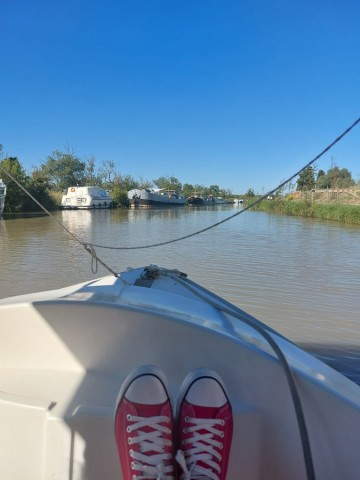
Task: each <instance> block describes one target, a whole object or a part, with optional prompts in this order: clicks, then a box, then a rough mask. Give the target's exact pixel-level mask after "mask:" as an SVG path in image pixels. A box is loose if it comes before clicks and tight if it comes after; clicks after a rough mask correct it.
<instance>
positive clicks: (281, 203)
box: [253, 199, 360, 225]
mask: <svg viewBox="0 0 360 480" xmlns="http://www.w3.org/2000/svg"><path fill="white" fill-rule="evenodd" d="M253 210H261V211H265V212H267V213H276V214H280V215H289V216H294V217H304V218H317V219H319V220H332V221H335V222H341V223H346V224H350V225H360V205H349V204H343V203H336V204H327V203H318V202H315V201H314V202H311V201H307V200H287V199H274V200H264V201H262V202H260V203H259V204H257V205H255V207H253Z"/></svg>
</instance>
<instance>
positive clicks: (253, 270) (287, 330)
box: [0, 205, 360, 383]
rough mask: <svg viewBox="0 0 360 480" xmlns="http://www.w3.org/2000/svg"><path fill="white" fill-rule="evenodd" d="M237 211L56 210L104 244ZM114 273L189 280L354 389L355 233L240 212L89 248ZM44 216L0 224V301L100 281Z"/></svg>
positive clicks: (359, 358) (358, 282)
mask: <svg viewBox="0 0 360 480" xmlns="http://www.w3.org/2000/svg"><path fill="white" fill-rule="evenodd" d="M238 208H239V207H238V206H232V205H230V206H217V207H200V208H199V207H198V208H196V207H176V208H166V209H164V208H163V209H161V208H158V209H155V208H153V209H131V210H122V209H116V210H95V211H74V210H72V211H61V212H56V213H55V214H54V215H55V218H56V219H57V220H58V221H60V222H61V223H63V224H64V225H65V226H66V227H67V228H68V229H69V230H70V231H71V232H72V233H73V234H74V235H76V237H78V238H79V239H80V240H82V241H85V242H91V243H95V244H100V245H104V246H111V247H114V246H118V247H129V246H133V247H135V246H146V245H149V244H153V243H159V242H165V241H171V240H174V239H176V238H178V237H182V236H184V235H187V234H191V233H193V232H196V231H198V230H200V229H203V228H205V227H208V226H210V225H212V224H214V223H216V222H219V221H221V220H223V219H225V218H226V217H228V216H230V215H232V214H234V213H236V211H237V209H238ZM96 252H97V254H98V256H99V257H100V258H101V259H102V260H103V261H104V262H105V263H106V264H107V265H109V266H110V267H111V268H112V269H113V270H115V271H119V272H120V271H122V270H125V269H126V268H127V267H140V266H145V265H148V264H156V265H159V266H163V267H166V268H177V269H179V270H181V271H183V272H186V273H187V274H188V276H189V277H190V278H191V279H192V280H194V281H196V282H198V283H200V284H201V285H202V286H204V287H205V288H208V289H210V290H212V291H213V292H215V293H216V294H218V295H220V296H221V297H223V298H225V299H226V300H228V301H230V302H232V303H234V304H235V305H237V306H238V307H240V308H242V309H243V310H245V311H247V312H248V313H250V314H251V315H253V316H255V317H256V318H258V319H259V320H260V321H262V322H264V323H266V324H268V325H269V326H270V327H272V328H274V329H275V330H277V331H279V332H280V333H281V334H283V335H284V336H286V337H288V338H289V339H290V340H292V341H294V342H295V343H297V344H299V345H300V346H302V347H304V348H305V349H307V350H308V351H310V352H311V353H314V354H316V355H317V356H319V357H320V358H322V359H323V360H325V361H326V362H327V363H329V364H330V365H332V366H333V367H334V368H336V369H338V370H340V371H342V372H343V373H344V374H345V375H347V376H348V377H349V378H351V379H352V380H354V381H355V382H357V383H360V321H359V312H360V288H359V287H360V228H359V227H349V226H344V225H342V224H338V223H334V222H322V221H317V220H307V219H301V218H294V217H286V216H279V215H269V214H267V213H264V212H244V214H241V215H239V216H237V217H235V218H233V219H232V220H230V221H228V222H226V223H224V224H222V225H220V226H219V227H216V228H214V229H211V230H209V231H207V232H205V233H202V234H200V235H197V236H193V237H191V238H189V239H186V240H183V241H180V242H176V243H170V244H169V245H164V246H160V247H155V248H147V249H146V248H144V249H138V250H110V249H101V248H96ZM108 274H109V273H108V271H107V270H106V269H104V268H103V267H101V266H99V270H98V272H97V273H96V274H94V273H92V270H91V257H90V255H89V254H88V253H87V252H86V251H85V250H84V248H83V247H81V246H80V245H79V244H78V243H77V242H76V241H74V239H73V238H72V237H71V236H70V235H69V234H68V233H67V232H65V231H64V230H63V229H62V228H61V227H60V226H59V225H58V224H57V223H56V222H55V221H54V220H53V219H51V218H50V217H48V216H38V217H31V216H29V217H22V218H9V217H7V216H3V218H2V220H1V221H0V298H5V297H8V296H13V295H19V294H24V293H30V292H35V291H41V290H49V289H54V288H60V287H64V286H67V285H71V284H74V283H79V282H82V281H86V280H89V279H92V278H98V277H101V276H104V275H108Z"/></svg>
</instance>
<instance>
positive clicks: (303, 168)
mask: <svg viewBox="0 0 360 480" xmlns="http://www.w3.org/2000/svg"><path fill="white" fill-rule="evenodd" d="M358 123H360V117H359V118H358V119H357V120H355V122H354V123H353V124H352V125H350V127H348V128H347V129H346V130H345V131H344V132H343V133H342V134H341V135H339V136H338V137H337V138H336V139H335V140H334V141H333V142H331V143H330V144H329V145H328V146H327V147H326V148H324V150H323V151H322V152H320V153H319V154H318V155H316V157H315V158H313V159H312V160H310V161H309V162H308V163H307V164H306V165H304V166H303V167H302V168H301V169H300V170H298V171H297V172H296V173H294V174H293V175H291V177H289V178H288V179H286V180H284V181H283V182H282V183H280V184H279V185H278V186H277V187H276V188H273V189H272V190H270V191H269V192H267V193H265V194H264V195H262V196H261V197H260V198H258V199H257V200H256V201H255V202H253V203H251V204H250V205H248V206H247V207H245V208H243V209H242V210H240V211H239V212H237V213H234V214H233V215H230V216H229V217H226V218H224V219H223V220H220V221H219V222H216V223H214V224H212V225H210V226H208V227H205V228H203V229H201V230H197V231H196V232H193V233H189V234H188V235H184V236H182V237H178V238H175V239H173V240H167V241H165V242H159V243H152V244H149V245H138V246H130V247H129V246H128V247H121V246H120V247H114V246H111V245H99V244H95V243H86V244H85V243H84V246H85V248H86V246H91V247H93V248H94V247H96V248H105V249H109V250H140V249H144V248H153V247H160V246H163V245H169V244H171V243H175V242H179V241H181V240H186V239H187V238H191V237H195V236H196V235H200V234H201V233H204V232H207V231H208V230H211V229H213V228H215V227H218V226H219V225H222V224H223V223H225V222H228V221H229V220H232V219H233V218H235V217H237V216H238V215H241V214H242V213H245V212H246V211H247V210H250V209H251V208H253V207H254V206H255V205H257V204H258V203H260V202H262V201H263V200H265V198H267V197H268V196H269V195H272V194H273V193H275V192H276V191H277V190H280V189H281V188H283V187H284V186H285V185H287V184H288V183H289V182H291V180H293V179H294V178H295V177H297V176H298V175H300V173H302V172H303V171H304V170H305V169H306V168H308V167H310V166H311V165H313V164H314V163H315V162H316V161H317V160H319V158H321V157H322V156H323V155H325V153H327V152H328V151H329V150H330V149H331V148H332V147H333V146H334V145H335V144H337V143H338V142H339V141H340V140H341V139H342V138H344V137H345V135H347V134H348V133H349V132H350V131H351V130H352V129H353V128H354V127H355V126H356V125H357V124H358Z"/></svg>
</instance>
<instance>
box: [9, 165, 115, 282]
mask: <svg viewBox="0 0 360 480" xmlns="http://www.w3.org/2000/svg"><path fill="white" fill-rule="evenodd" d="M0 170H2V171H3V172H4V173H5V174H6V175H7V176H8V177H9V178H10V179H11V180H12V181H13V182H14V183H16V185H17V186H18V187H19V188H21V190H23V191H24V192H25V193H26V195H28V196H29V197H30V198H31V199H32V200H33V201H34V202H35V203H36V204H37V205H39V207H40V208H41V209H42V210H44V212H45V213H46V214H47V215H49V217H50V218H51V219H52V220H54V222H56V223H57V224H58V225H60V227H62V228H63V229H64V230H65V231H66V232H67V233H68V234H69V235H70V236H71V237H72V239H73V240H75V241H76V242H77V243H78V244H79V245H81V246H82V247H83V248H84V249H85V250H86V251H87V252H88V253H89V254H90V255H91V257H92V261H91V269H92V272H93V273H97V264H98V263H100V264H101V265H102V266H103V267H104V268H106V269H107V270H108V271H109V272H110V273H112V274H113V275H114V276H115V277H119V274H118V273H116V272H114V270H112V269H111V268H110V267H109V266H108V265H106V263H104V262H103V261H102V260H101V259H100V258H99V257H98V256H97V255H96V252H95V249H94V248H93V247H92V246H91V244H89V243H86V242H82V241H81V240H80V239H79V238H78V237H77V236H76V235H75V234H74V233H72V232H71V230H69V229H68V228H67V227H66V226H65V225H64V224H63V223H62V222H60V221H59V220H58V219H57V218H56V217H55V216H54V215H53V214H52V213H51V212H49V210H48V209H47V208H46V207H45V206H44V205H42V204H41V203H40V202H39V201H38V200H37V199H36V198H35V197H34V196H33V195H31V193H30V192H29V191H28V190H27V189H26V188H25V187H24V186H23V185H21V183H20V182H18V181H17V180H16V178H15V177H14V176H13V175H11V173H10V172H8V171H7V170H6V169H5V168H4V167H0Z"/></svg>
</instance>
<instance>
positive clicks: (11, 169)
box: [0, 157, 28, 213]
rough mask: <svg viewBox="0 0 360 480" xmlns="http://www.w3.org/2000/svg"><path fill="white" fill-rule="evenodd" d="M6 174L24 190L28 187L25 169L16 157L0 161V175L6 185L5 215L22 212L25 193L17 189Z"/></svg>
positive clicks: (25, 198) (25, 197)
mask: <svg viewBox="0 0 360 480" xmlns="http://www.w3.org/2000/svg"><path fill="white" fill-rule="evenodd" d="M7 172H8V173H9V174H10V175H11V176H12V177H13V178H14V179H15V180H16V181H17V182H18V183H19V184H20V185H22V186H23V187H24V188H27V187H28V177H27V176H26V172H25V169H24V168H23V167H22V165H21V164H20V162H19V160H18V159H17V158H16V157H7V158H4V159H3V160H1V161H0V173H1V176H2V178H3V179H4V182H5V183H6V187H7V191H6V202H5V209H4V212H5V213H15V212H21V211H23V205H24V204H25V202H26V201H27V195H26V193H25V192H24V191H23V190H22V189H21V188H20V187H18V185H17V183H16V182H14V181H13V180H12V179H11V178H10V177H9V176H8V175H7Z"/></svg>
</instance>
